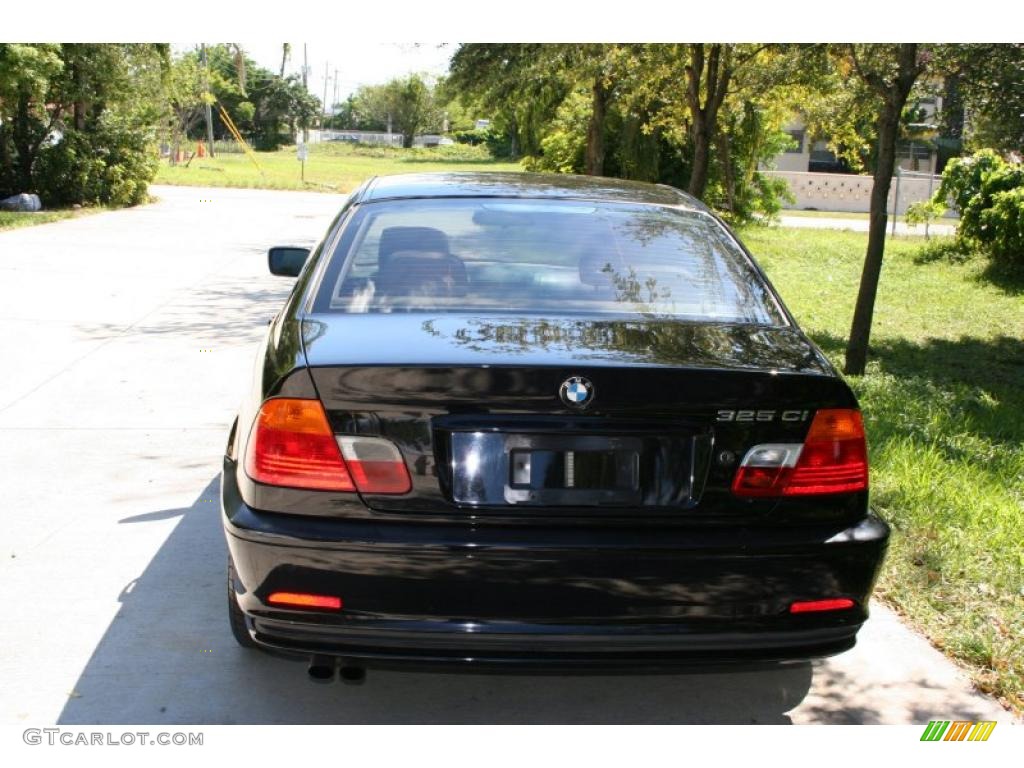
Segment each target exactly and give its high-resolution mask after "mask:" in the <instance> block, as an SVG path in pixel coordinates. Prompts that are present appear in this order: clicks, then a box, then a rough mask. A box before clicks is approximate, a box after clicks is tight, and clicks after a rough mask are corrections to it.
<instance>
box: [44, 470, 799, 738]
mask: <svg viewBox="0 0 1024 768" xmlns="http://www.w3.org/2000/svg"><path fill="white" fill-rule="evenodd" d="M219 492H220V489H219V478H214V479H213V480H211V481H210V482H209V483H208V484H207V486H206V487H205V488H204V489H203V490H202V492H201V493H200V494H199V496H198V498H197V499H196V500H195V502H194V503H193V504H192V506H190V507H188V508H184V509H170V510H155V511H144V510H140V512H139V514H136V515H133V516H131V517H128V518H125V519H123V520H121V521H120V523H121V524H124V525H145V524H147V523H148V522H152V521H157V520H166V519H168V518H171V517H180V522H179V523H178V525H177V526H176V527H175V529H174V531H173V532H172V533H171V535H170V536H169V537H168V539H167V541H166V542H165V543H164V544H163V546H162V547H161V548H160V550H159V551H158V552H157V554H156V555H155V556H154V558H153V559H152V561H150V563H149V565H148V567H147V568H146V570H145V571H144V572H143V573H142V574H141V575H140V576H139V577H138V578H137V579H135V580H134V581H132V582H131V583H130V584H127V585H126V586H125V587H124V589H123V591H122V592H121V595H120V597H119V600H120V602H121V609H120V611H119V612H118V614H117V616H116V618H115V619H114V620H113V621H112V622H111V625H110V627H109V628H108V630H107V631H106V633H105V635H104V636H103V638H102V640H101V641H100V643H99V644H98V646H97V647H96V650H95V651H94V652H93V655H92V657H91V658H90V660H89V662H88V664H87V665H86V667H85V669H84V670H83V672H82V674H81V676H80V678H79V680H78V682H77V684H76V685H75V691H76V693H77V694H78V695H77V696H76V697H74V698H70V699H69V700H68V703H67V705H66V706H65V707H64V710H63V711H62V713H61V716H60V719H59V721H58V722H59V723H61V724H105V723H128V724H135V723H152V724H160V723H210V724H214V723H789V722H790V718H789V716H788V715H787V712H789V711H790V710H792V709H793V708H794V707H796V706H798V705H799V704H800V702H801V701H802V700H803V699H804V697H805V696H806V695H807V692H808V690H809V688H810V685H811V678H812V666H811V665H810V664H798V665H793V666H788V667H778V668H773V669H769V670H764V671H743V672H739V671H738V672H732V673H694V674H675V675H631V676H624V675H616V676H554V675H543V676H520V675H483V674H466V673H458V674H445V673H418V672H390V671H381V670H370V672H369V675H368V677H367V681H366V684H365V685H363V686H360V687H352V686H347V685H343V684H341V683H334V684H331V685H326V686H325V685H313V684H312V683H310V682H309V681H308V680H307V677H306V670H305V664H304V663H303V662H301V661H289V660H285V659H280V658H276V657H272V656H269V655H266V654H263V653H260V652H258V651H247V650H244V649H242V648H240V647H238V646H237V645H236V644H235V642H234V640H233V639H232V637H231V634H230V632H229V630H228V625H227V617H226V614H225V559H226V556H227V549H226V546H225V543H224V534H223V532H222V529H221V523H220V516H219V501H218V497H219ZM115 554H116V553H112V556H114V555H115Z"/></svg>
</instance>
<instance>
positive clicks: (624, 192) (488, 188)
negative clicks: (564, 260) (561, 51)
mask: <svg viewBox="0 0 1024 768" xmlns="http://www.w3.org/2000/svg"><path fill="white" fill-rule="evenodd" d="M353 197H354V200H353V202H357V203H364V202H377V201H381V200H402V199H410V198H431V197H518V198H543V199H567V200H593V201H601V202H627V203H646V204H650V205H671V206H675V207H681V208H686V209H690V210H694V211H707V210H708V209H707V207H706V206H705V205H704V204H703V203H702V202H700V201H699V200H697V199H696V198H694V197H691V196H690V195H688V194H686V193H685V192H682V191H680V190H678V189H676V188H674V187H669V186H667V185H664V184H648V183H645V182H641V181H626V180H624V179H609V178H605V177H603V176H573V175H569V174H561V173H557V174H556V173H489V172H477V173H467V172H460V173H446V172H442V173H407V174H398V175H395V176H378V177H376V178H373V179H370V180H369V181H368V182H367V183H366V184H365V185H364V186H363V187H362V188H360V189H359V190H358V191H357V192H355V193H353Z"/></svg>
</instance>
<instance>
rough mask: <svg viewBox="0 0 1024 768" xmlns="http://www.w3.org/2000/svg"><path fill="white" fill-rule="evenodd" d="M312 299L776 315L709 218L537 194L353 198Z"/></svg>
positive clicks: (384, 305)
mask: <svg viewBox="0 0 1024 768" xmlns="http://www.w3.org/2000/svg"><path fill="white" fill-rule="evenodd" d="M316 309H317V311H325V310H326V311H333V312H346V313H374V312H381V313H382V312H430V313H436V312H468V313H498V312H500V313H510V312H512V313H526V314H585V315H627V316H645V317H650V316H657V317H666V318H680V319H693V320H709V321H717V322H735V323H754V324H763V325H783V324H785V320H784V318H783V316H782V314H781V312H780V311H779V308H778V306H777V305H776V304H775V302H774V300H773V298H772V296H771V294H770V293H769V291H768V289H767V287H766V286H765V284H764V282H763V280H762V279H761V278H760V277H759V276H758V274H757V273H756V272H755V271H754V269H753V267H752V266H751V264H750V262H749V261H748V259H747V258H746V256H745V255H744V254H743V253H742V252H741V251H740V250H739V248H738V247H737V246H736V245H735V244H734V243H733V242H732V241H731V240H730V239H729V238H728V236H727V235H726V234H725V232H724V230H723V229H722V228H721V227H720V226H719V225H718V223H717V222H715V221H714V220H713V219H711V218H710V217H708V216H706V215H704V214H701V213H696V212H691V211H682V210H677V209H674V208H667V207H661V206H646V205H623V204H602V203H589V202H575V201H547V200H544V201H541V200H510V199H509V200H505V199H473V198H469V199H467V198H447V199H432V200H402V201H388V202H380V203H369V204H365V205H363V206H361V207H360V208H359V210H358V211H357V212H356V213H355V215H354V217H353V219H352V221H351V222H349V223H348V225H346V228H345V234H344V236H343V237H342V238H341V240H340V242H339V246H338V249H337V252H336V253H334V255H333V257H332V259H331V264H330V266H329V267H328V271H327V273H326V275H325V279H324V282H323V286H322V288H321V294H320V296H318V298H317V301H316Z"/></svg>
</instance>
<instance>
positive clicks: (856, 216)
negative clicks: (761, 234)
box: [779, 208, 957, 230]
mask: <svg viewBox="0 0 1024 768" xmlns="http://www.w3.org/2000/svg"><path fill="white" fill-rule="evenodd" d="M779 215H780V216H799V217H801V218H807V219H844V220H845V219H849V220H852V221H867V220H868V215H867V214H866V213H858V212H856V211H804V210H799V209H796V208H783V209H782V210H781V211H779ZM889 221H892V216H891V215H890V216H889ZM896 221H906V216H904V215H902V214H900V215H899V216H897V217H896ZM956 222H957V220H956V219H946V218H942V219H936V220H935V223H936V224H956ZM918 226H919V227H921V228H922V230H923V229H924V224H919V225H918Z"/></svg>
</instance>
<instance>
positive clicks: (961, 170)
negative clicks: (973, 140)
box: [933, 149, 1006, 213]
mask: <svg viewBox="0 0 1024 768" xmlns="http://www.w3.org/2000/svg"><path fill="white" fill-rule="evenodd" d="M1005 166H1006V162H1005V161H1004V160H1003V159H1002V158H1001V157H1000V156H999V155H998V154H996V152H995V151H994V150H991V149H982V150H980V151H978V152H975V153H974V154H973V155H971V156H970V157H955V158H953V159H952V160H950V161H949V162H948V163H947V164H946V168H945V170H944V171H943V172H942V183H941V184H940V185H939V189H938V191H936V193H935V196H934V198H933V199H934V200H936V201H942V202H943V203H945V201H947V200H948V201H949V202H950V203H951V204H952V205H953V207H954V208H956V209H957V211H959V212H960V213H963V211H964V210H965V209H966V208H967V205H968V204H969V203H970V202H971V200H972V199H973V198H974V196H975V195H977V194H978V193H979V192H980V191H981V182H982V179H983V178H984V177H985V175H986V174H988V173H990V172H992V171H995V170H998V169H1000V168H1004V167H1005Z"/></svg>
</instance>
